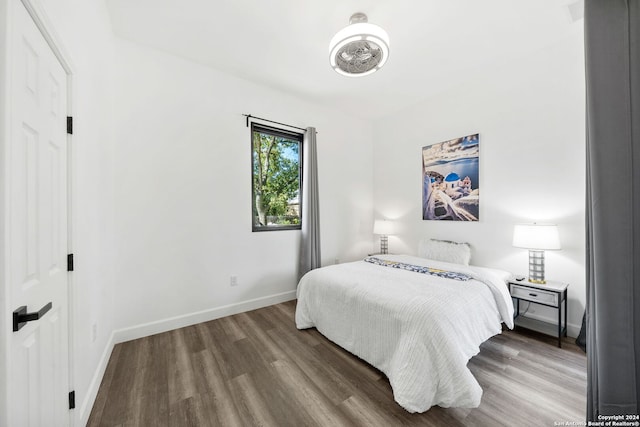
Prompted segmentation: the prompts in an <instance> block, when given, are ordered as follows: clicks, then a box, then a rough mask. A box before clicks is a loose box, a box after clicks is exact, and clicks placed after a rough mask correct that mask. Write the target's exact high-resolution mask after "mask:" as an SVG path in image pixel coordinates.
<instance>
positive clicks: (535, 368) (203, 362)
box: [88, 301, 586, 426]
mask: <svg viewBox="0 0 640 427" xmlns="http://www.w3.org/2000/svg"><path fill="white" fill-rule="evenodd" d="M294 312H295V301H290V302H286V303H282V304H278V305H274V306H270V307H266V308H262V309H259V310H255V311H251V312H247V313H242V314H238V315H235V316H230V317H225V318H222V319H217V320H213V321H210V322H206V323H201V324H198V325H194V326H189V327H186V328H182V329H177V330H174V331H170V332H166V333H163V334H158V335H153V336H150V337H145V338H141V339H139V340H134V341H129V342H125V343H122V344H118V345H116V346H115V348H114V350H113V353H112V355H111V358H110V360H109V364H108V367H107V370H106V372H105V376H104V378H103V380H102V384H101V386H100V390H99V392H98V397H97V398H96V402H95V404H94V407H93V410H92V412H91V417H90V419H89V423H88V425H89V426H254V425H259V426H507V425H508V426H553V425H554V421H583V420H584V418H585V408H586V403H585V402H586V399H585V396H586V357H585V355H584V353H582V352H581V351H580V350H579V349H578V348H577V347H576V346H575V345H574V344H572V341H573V340H570V339H569V340H565V342H563V348H562V349H558V348H557V347H555V345H554V343H555V341H554V339H553V338H552V337H544V336H542V335H538V334H535V333H527V332H526V331H522V330H521V331H505V332H504V333H503V334H501V335H498V336H495V337H493V338H491V339H490V340H488V341H487V342H485V343H484V344H483V345H482V347H481V351H480V353H479V354H478V355H477V356H475V357H473V358H472V359H471V361H470V362H469V368H470V369H471V371H472V372H473V374H474V375H475V377H476V378H477V380H478V382H479V383H480V385H481V386H482V388H483V390H484V394H483V397H482V403H481V405H480V407H479V408H475V409H457V408H452V409H444V408H440V407H437V406H436V407H432V408H431V409H430V410H429V411H427V412H425V413H423V414H410V413H408V412H406V411H405V410H404V409H402V407H400V406H399V405H398V404H396V403H395V401H394V400H393V395H392V391H391V386H390V385H389V381H388V380H387V378H386V377H385V376H384V374H382V373H381V372H379V371H378V370H377V369H375V368H373V367H372V366H370V365H369V364H367V363H366V362H363V361H362V360H360V359H358V358H357V357H355V356H353V355H351V354H350V353H348V352H347V351H345V350H343V349H341V348H340V347H338V346H337V345H335V344H333V343H332V342H331V341H329V340H327V339H326V338H324V337H323V336H322V335H321V334H320V333H319V332H318V331H316V330H315V329H310V330H304V331H299V330H297V329H296V327H295V322H294Z"/></svg>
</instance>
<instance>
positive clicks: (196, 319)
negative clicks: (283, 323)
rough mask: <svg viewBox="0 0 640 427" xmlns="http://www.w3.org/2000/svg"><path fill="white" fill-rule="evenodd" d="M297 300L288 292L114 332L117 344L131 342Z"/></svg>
mask: <svg viewBox="0 0 640 427" xmlns="http://www.w3.org/2000/svg"><path fill="white" fill-rule="evenodd" d="M295 298H296V291H295V290H294V291H287V292H282V293H279V294H274V295H268V296H265V297H260V298H255V299H251V300H248V301H242V302H238V303H234V304H229V305H223V306H221V307H215V308H210V309H208V310H202V311H197V312H195V313H189V314H183V315H180V316H175V317H170V318H168V319H163V320H157V321H155V322H149V323H143V324H141V325H136V326H131V327H129V328H123V329H118V330H116V331H114V335H115V343H116V344H118V343H121V342H125V341H131V340H135V339H138V338H143V337H148V336H149V335H154V334H159V333H162V332H167V331H171V330H173V329H178V328H184V327H185V326H191V325H196V324H198V323H202V322H208V321H210V320H214V319H219V318H221V317H225V316H231V315H234V314H238V313H244V312H245V311H251V310H256V309H258V308H262V307H267V306H269V305H274V304H279V303H281V302H285V301H290V300H292V299H295Z"/></svg>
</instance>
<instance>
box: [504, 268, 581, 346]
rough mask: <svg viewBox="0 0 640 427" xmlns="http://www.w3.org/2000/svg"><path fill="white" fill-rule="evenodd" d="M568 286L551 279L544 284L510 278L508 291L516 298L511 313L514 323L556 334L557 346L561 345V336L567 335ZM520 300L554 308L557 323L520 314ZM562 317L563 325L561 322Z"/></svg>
mask: <svg viewBox="0 0 640 427" xmlns="http://www.w3.org/2000/svg"><path fill="white" fill-rule="evenodd" d="M568 286H569V284H568V283H562V282H555V281H553V280H549V281H547V283H544V284H538V283H531V282H529V281H527V280H522V281H517V280H510V281H509V292H510V293H511V298H513V299H515V300H516V309H515V312H514V313H513V319H514V323H515V324H516V325H517V326H520V327H523V328H526V329H533V330H535V331H538V332H542V333H545V334H548V335H553V336H557V337H558V347H562V337H563V336H565V337H566V336H567V287H568ZM520 300H523V301H527V302H529V303H532V304H540V305H545V306H547V307H552V308H555V309H556V310H558V322H557V324H553V323H548V322H542V321H540V320H536V319H531V318H529V317H524V316H520ZM563 306H564V307H563ZM563 315H564V316H563ZM563 317H564V325H563V322H562V318H563Z"/></svg>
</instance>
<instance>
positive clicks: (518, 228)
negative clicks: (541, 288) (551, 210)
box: [513, 223, 560, 283]
mask: <svg viewBox="0 0 640 427" xmlns="http://www.w3.org/2000/svg"><path fill="white" fill-rule="evenodd" d="M513 246H515V247H516V248H524V249H529V281H530V282H531V283H547V282H546V280H545V279H544V251H545V250H558V249H560V236H559V235H558V226H557V225H555V224H535V223H534V224H516V225H515V227H514V228H513Z"/></svg>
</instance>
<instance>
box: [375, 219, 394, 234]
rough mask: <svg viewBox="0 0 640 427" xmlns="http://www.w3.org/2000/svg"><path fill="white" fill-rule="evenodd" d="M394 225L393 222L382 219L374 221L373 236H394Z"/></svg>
mask: <svg viewBox="0 0 640 427" xmlns="http://www.w3.org/2000/svg"><path fill="white" fill-rule="evenodd" d="M395 232H396V225H395V223H394V222H393V221H386V220H383V219H376V221H375V222H374V223H373V234H384V235H387V236H388V235H389V234H395Z"/></svg>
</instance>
